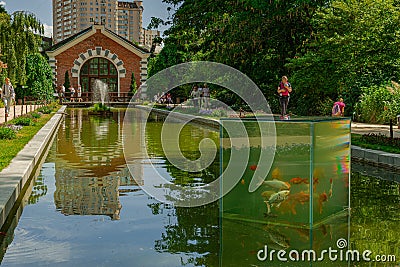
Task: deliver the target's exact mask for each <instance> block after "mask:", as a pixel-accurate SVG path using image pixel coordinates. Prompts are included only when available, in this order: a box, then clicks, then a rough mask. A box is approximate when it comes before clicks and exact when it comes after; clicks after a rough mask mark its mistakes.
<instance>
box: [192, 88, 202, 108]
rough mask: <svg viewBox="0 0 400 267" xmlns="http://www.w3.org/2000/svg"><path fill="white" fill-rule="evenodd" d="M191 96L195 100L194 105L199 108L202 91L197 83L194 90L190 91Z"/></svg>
mask: <svg viewBox="0 0 400 267" xmlns="http://www.w3.org/2000/svg"><path fill="white" fill-rule="evenodd" d="M190 97H191V98H192V101H193V107H194V108H198V107H199V97H200V92H199V88H198V86H197V85H194V86H193V90H192V92H191V93H190Z"/></svg>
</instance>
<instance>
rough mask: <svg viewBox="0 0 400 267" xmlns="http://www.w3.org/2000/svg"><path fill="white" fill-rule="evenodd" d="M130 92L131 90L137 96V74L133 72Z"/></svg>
mask: <svg viewBox="0 0 400 267" xmlns="http://www.w3.org/2000/svg"><path fill="white" fill-rule="evenodd" d="M129 88H130V90H131V92H132V93H133V94H135V93H136V91H137V84H136V79H135V74H134V73H133V72H132V75H131V85H130V87H129Z"/></svg>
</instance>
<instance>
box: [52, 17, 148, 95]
mask: <svg viewBox="0 0 400 267" xmlns="http://www.w3.org/2000/svg"><path fill="white" fill-rule="evenodd" d="M46 53H47V55H48V56H49V61H50V65H51V67H52V69H53V75H54V83H55V84H56V85H57V87H59V86H61V85H62V84H63V83H64V82H65V73H66V71H68V73H69V75H70V82H71V85H72V86H73V87H74V88H77V87H78V84H80V85H81V86H82V92H92V91H93V90H92V89H93V83H94V81H95V80H101V81H103V82H105V83H107V85H108V89H109V91H110V92H118V93H122V92H128V91H129V90H130V88H129V87H130V84H131V75H132V73H134V76H135V80H136V83H137V86H138V87H139V86H140V85H141V84H142V83H144V82H145V81H146V78H147V58H148V57H149V56H150V53H149V52H148V51H147V50H145V49H143V48H141V47H140V46H138V45H136V44H134V43H132V42H130V41H128V40H127V39H125V38H123V37H121V36H119V35H117V34H115V33H114V32H112V31H110V30H108V29H106V28H105V27H104V26H103V25H92V26H91V27H89V28H87V29H85V30H83V31H81V32H79V33H77V34H75V35H73V36H71V37H69V38H67V39H65V40H63V41H62V42H59V43H57V44H56V45H54V46H52V47H51V48H50V49H49V50H48V51H47V52H46ZM143 93H144V92H143ZM142 97H146V95H145V94H142Z"/></svg>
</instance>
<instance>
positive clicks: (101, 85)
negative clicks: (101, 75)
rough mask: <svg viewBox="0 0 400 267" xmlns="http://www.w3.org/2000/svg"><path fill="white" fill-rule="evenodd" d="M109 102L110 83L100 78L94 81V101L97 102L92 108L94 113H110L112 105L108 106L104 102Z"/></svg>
mask: <svg viewBox="0 0 400 267" xmlns="http://www.w3.org/2000/svg"><path fill="white" fill-rule="evenodd" d="M106 101H107V102H109V97H108V85H107V84H106V83H105V82H102V81H101V80H99V79H96V80H95V81H94V82H93V102H96V103H95V104H94V106H93V108H92V113H101V114H104V113H108V112H110V107H108V106H106V105H105V104H104V103H105V102H106Z"/></svg>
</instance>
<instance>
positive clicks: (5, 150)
mask: <svg viewBox="0 0 400 267" xmlns="http://www.w3.org/2000/svg"><path fill="white" fill-rule="evenodd" d="M58 108H59V107H58ZM53 115H54V113H51V114H43V115H42V116H41V117H40V118H38V119H35V123H34V125H31V126H24V127H23V128H22V129H21V130H20V131H18V132H17V138H15V139H11V140H7V139H5V140H0V171H1V170H2V169H4V168H5V167H7V166H8V165H9V164H10V162H11V160H12V159H13V158H14V157H15V156H16V155H17V154H18V152H19V151H21V150H22V148H24V146H25V145H26V144H27V143H28V142H29V141H30V140H31V139H32V137H33V136H35V134H36V133H37V132H38V131H39V130H40V129H41V128H42V127H43V126H44V125H45V124H46V123H47V122H48V121H49V120H50V118H51V117H52V116H53ZM12 123H13V120H10V121H8V123H7V124H12Z"/></svg>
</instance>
